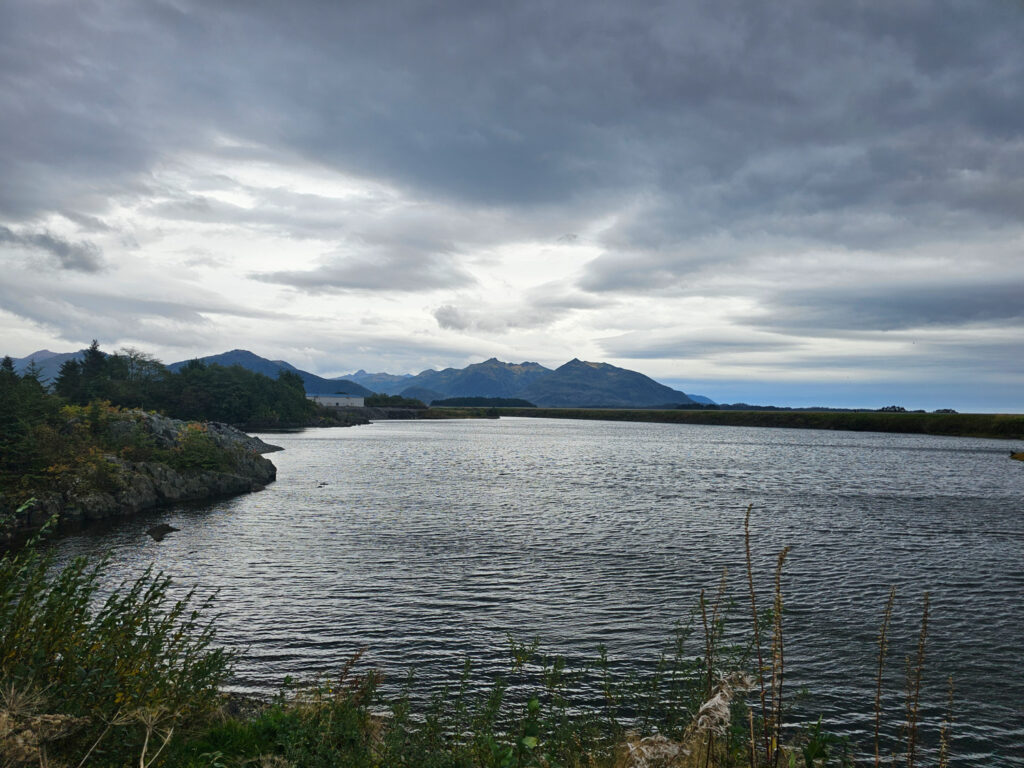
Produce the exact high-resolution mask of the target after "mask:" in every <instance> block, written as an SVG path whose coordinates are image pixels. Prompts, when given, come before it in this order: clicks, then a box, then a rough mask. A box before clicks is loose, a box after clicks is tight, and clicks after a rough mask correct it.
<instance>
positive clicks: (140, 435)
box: [0, 408, 280, 547]
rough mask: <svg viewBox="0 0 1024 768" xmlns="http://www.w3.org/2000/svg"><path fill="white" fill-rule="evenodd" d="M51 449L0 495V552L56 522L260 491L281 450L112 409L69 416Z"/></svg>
mask: <svg viewBox="0 0 1024 768" xmlns="http://www.w3.org/2000/svg"><path fill="white" fill-rule="evenodd" d="M54 442H55V444H56V445H55V446H54V449H53V453H52V455H49V456H47V457H46V458H45V462H44V461H41V462H40V466H39V467H38V468H37V469H36V471H35V472H33V473H31V474H26V475H25V476H24V477H23V478H21V479H20V481H19V482H18V483H17V484H13V485H7V486H5V487H4V488H3V489H2V492H0V523H2V524H0V547H3V546H9V545H11V544H12V543H14V542H16V541H18V540H19V539H20V538H22V537H23V536H25V535H26V534H27V533H31V532H32V531H34V530H37V529H38V528H39V527H41V526H42V525H44V524H45V523H46V522H47V521H48V520H50V519H51V518H54V517H55V518H56V519H57V521H58V523H59V524H77V523H81V522H85V521H91V520H103V519H107V518H115V517H125V516H129V515H134V514H137V513H139V512H141V511H144V510H148V509H155V508H158V507H163V506H167V505H170V504H176V503H179V502H187V501H206V500H211V499H217V498H224V497H228V496H236V495H238V494H242V493H251V492H253V491H257V490H260V489H261V488H263V486H265V485H266V484H268V483H271V482H273V481H274V480H275V479H276V477H277V468H276V467H275V466H274V464H273V463H272V462H271V461H270V460H268V459H266V458H265V457H264V456H263V454H265V453H270V452H273V451H276V450H280V449H279V448H278V447H277V446H273V445H269V444H268V443H265V442H264V441H262V440H260V439H259V438H257V437H253V436H251V435H248V434H246V433H244V432H242V431H240V430H238V429H236V428H235V427H232V426H229V425H227V424H221V423H218V422H207V423H200V422H186V421H181V420H179V419H170V418H167V417H164V416H160V415H159V414H154V413H147V412H145V411H139V410H129V411H121V410H118V409H114V408H106V409H99V408H97V409H92V411H90V412H83V414H78V413H76V412H75V411H70V412H69V418H68V420H67V422H66V424H65V425H64V427H62V428H61V430H60V433H58V434H55V435H54ZM26 502H28V503H26Z"/></svg>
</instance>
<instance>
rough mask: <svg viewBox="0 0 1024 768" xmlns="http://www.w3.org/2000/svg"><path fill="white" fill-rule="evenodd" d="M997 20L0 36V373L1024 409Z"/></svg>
mask: <svg viewBox="0 0 1024 768" xmlns="http://www.w3.org/2000/svg"><path fill="white" fill-rule="evenodd" d="M1021 41H1024V3H1022V2H1019V0H1012V1H1011V0H992V1H991V2H989V1H987V0H965V1H964V2H924V1H921V2H915V1H912V0H897V1H896V2H893V0H885V1H882V0H880V1H879V2H871V1H869V0H862V1H861V2H841V3H840V2H835V1H834V0H821V2H796V1H792V0H782V1H781V2H775V3H755V2H749V0H713V1H712V0H708V1H707V2H675V1H672V2H664V3H654V2H637V1H636V0H631V1H630V2H624V1H622V0H620V1H618V2H601V1H600V0H586V1H585V2H584V1H582V0H558V1H557V2H556V1H555V0H549V1H548V2H515V3H512V2H509V3H484V2H479V0H466V1H465V2H442V3H428V2H422V1H419V2H407V3H406V2H390V1H389V0H380V1H379V2H354V1H352V2H345V1H343V0H332V1H330V2H328V1H326V0H325V2H303V1H301V0H289V2H271V1H270V0H267V1H266V2H259V1H258V0H235V1H234V2H230V1H228V0H162V1H159V0H150V1H148V2H146V1H142V2H140V1H139V0H125V1H124V2H117V1H115V0H110V1H108V0H64V1H61V2H51V1H49V0H4V1H3V2H2V3H0V267H2V275H0V338H2V343H0V347H2V349H0V353H8V354H11V355H13V356H24V355H26V354H28V353H30V352H33V351H35V350H37V349H40V348H44V347H45V348H49V349H51V350H54V351H70V350H74V349H78V348H81V347H82V346H84V345H86V344H88V342H89V341H90V340H91V339H93V338H97V339H99V340H100V342H101V345H102V346H103V347H104V348H105V349H109V350H114V349H117V348H118V347H121V346H125V345H131V346H135V347H138V348H141V349H144V350H148V351H151V352H153V353H155V354H156V355H157V356H158V357H160V358H161V359H163V360H164V361H165V362H172V361H175V360H181V359H186V358H190V357H195V356H200V355H206V354H212V353H217V352H222V351H225V350H228V349H232V348H236V347H241V348H247V349H250V350H252V351H254V352H256V353H257V354H260V355H263V356H265V357H270V358H275V359H285V360H288V361H289V362H291V363H293V364H295V365H297V366H299V367H300V368H304V369H306V370H310V371H314V372H317V373H320V374H322V375H336V374H340V373H346V372H350V371H354V370H355V369H357V368H365V369H368V370H372V371H379V370H385V371H389V372H392V373H401V372H417V371H419V370H422V369H424V368H428V367H429V368H437V367H446V366H449V365H451V366H456V367H461V366H464V365H466V364H468V363H471V362H479V361H481V360H484V359H486V358H489V357H491V356H497V357H498V358H499V359H502V360H508V361H515V362H519V361H523V360H535V361H538V362H541V363H544V364H546V365H559V364H561V363H563V362H565V361H567V360H569V359H570V358H573V357H579V358H582V359H587V360H600V361H607V362H611V363H614V364H617V365H621V366H624V367H627V368H631V369H634V370H639V371H641V372H643V373H646V374H648V375H650V376H652V377H654V378H656V379H658V380H659V381H662V382H665V383H668V384H670V385H673V386H677V387H679V388H682V389H683V390H684V391H689V392H694V393H699V394H704V395H707V396H709V397H712V398H714V399H716V400H719V401H726V402H732V401H738V400H745V401H747V402H758V403H777V404H791V405H810V404H829V405H864V406H873V407H877V406H881V405H887V404H890V403H899V404H902V405H905V406H907V407H923V408H938V407H954V408H959V409H961V410H1016V411H1020V410H1024V44H1022V42H1021Z"/></svg>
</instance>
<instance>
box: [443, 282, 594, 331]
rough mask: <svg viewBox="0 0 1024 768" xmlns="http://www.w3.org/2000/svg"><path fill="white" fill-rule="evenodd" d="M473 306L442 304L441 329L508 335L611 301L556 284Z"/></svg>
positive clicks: (465, 302)
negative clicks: (516, 297) (508, 299)
mask: <svg viewBox="0 0 1024 768" xmlns="http://www.w3.org/2000/svg"><path fill="white" fill-rule="evenodd" d="M468 303H470V302H469V300H468V299H467V300H464V304H463V306H457V305H455V304H442V305H441V306H439V307H437V308H436V309H434V310H433V312H432V313H431V314H433V316H434V319H435V320H436V321H437V324H438V326H439V327H441V328H444V329H446V330H451V331H463V332H470V333H479V332H484V333H509V332H511V331H513V330H516V329H536V328H547V327H549V326H551V325H553V324H554V323H557V322H558V321H559V320H562V319H564V318H565V317H567V316H568V315H569V314H571V313H572V312H573V311H574V310H588V309H596V308H599V307H606V306H608V305H609V302H608V301H607V300H605V299H599V298H596V297H594V296H588V295H587V294H584V293H580V292H578V291H571V290H567V289H566V288H565V287H563V286H561V285H559V284H556V283H545V284H543V285H540V286H537V287H536V288H533V289H532V290H530V291H527V292H525V293H524V294H523V296H522V298H521V300H520V301H518V302H515V303H509V302H504V303H499V302H494V303H481V302H472V304H471V306H465V304H468Z"/></svg>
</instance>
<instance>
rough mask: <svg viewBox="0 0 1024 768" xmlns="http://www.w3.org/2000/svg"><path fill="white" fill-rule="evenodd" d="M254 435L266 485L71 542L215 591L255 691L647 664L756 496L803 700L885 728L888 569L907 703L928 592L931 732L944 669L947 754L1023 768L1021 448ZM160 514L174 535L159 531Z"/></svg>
mask: <svg viewBox="0 0 1024 768" xmlns="http://www.w3.org/2000/svg"><path fill="white" fill-rule="evenodd" d="M263 437H264V438H265V439H266V440H268V442H272V443H275V444H277V445H281V446H283V447H284V448H285V451H283V452H280V453H274V454H271V455H270V458H271V459H272V460H273V461H274V463H275V464H276V465H277V467H278V478H279V479H278V481H277V482H276V483H274V484H273V485H271V486H269V487H268V488H267V489H266V490H264V491H262V492H260V493H256V494H252V495H250V496H246V497H242V498H237V499H232V500H229V501H225V502H220V503H217V504H212V505H209V506H207V507H205V508H202V509H196V508H175V509H171V510H164V511H162V512H160V513H157V514H155V515H145V516H142V517H139V518H136V519H132V520H128V521H124V522H120V523H118V524H117V525H116V526H113V527H110V528H92V529H89V530H86V531H84V532H82V533H79V534H75V535H71V536H68V537H66V538H63V539H61V540H59V541H58V542H57V543H56V545H55V546H56V547H57V548H58V549H59V552H60V555H61V557H62V558H64V557H70V556H72V555H75V554H80V553H91V554H94V553H97V552H101V551H107V550H109V551H111V552H112V557H113V569H112V573H113V576H114V577H115V578H122V577H125V576H129V575H131V574H135V573H137V572H139V571H140V570H141V569H142V568H143V567H144V566H145V565H146V564H148V563H151V562H154V563H156V565H157V567H159V568H162V569H164V570H165V571H167V572H168V573H170V574H172V575H173V576H174V577H175V578H176V580H178V581H179V582H181V583H182V584H183V585H190V584H198V585H200V586H201V587H202V588H204V589H214V588H216V589H219V590H220V600H219V603H218V605H219V610H220V612H221V613H222V618H221V619H220V627H221V637H222V638H223V640H224V642H225V643H226V644H229V645H231V646H236V647H241V648H246V649H247V651H246V652H245V654H244V656H243V658H242V660H241V662H240V664H239V668H238V672H239V680H238V685H239V686H240V687H241V688H243V689H248V690H253V691H270V690H274V689H276V687H277V686H278V685H279V684H280V683H281V681H282V679H283V678H284V676H285V675H292V676H296V677H310V676H312V675H315V674H317V673H326V672H330V671H332V670H336V669H337V668H338V667H339V666H340V664H341V663H342V661H343V660H344V659H346V658H347V657H348V656H349V655H350V654H351V653H352V652H353V651H355V650H356V649H357V648H360V647H363V646H367V647H368V649H369V650H368V653H367V657H366V658H368V659H369V661H370V662H371V663H373V664H374V665H377V666H380V667H382V668H383V669H384V670H385V671H386V672H387V673H388V674H389V675H390V678H391V679H393V680H395V679H402V678H403V677H404V675H405V673H406V672H407V671H408V670H409V669H411V668H415V669H416V670H417V676H418V678H419V679H420V680H421V681H423V683H424V684H425V685H427V686H431V685H439V684H440V682H441V681H447V680H449V679H450V676H451V675H452V674H453V673H455V672H457V671H458V667H459V666H460V664H459V660H460V659H461V658H463V657H465V656H467V655H468V656H470V657H472V658H473V659H474V660H475V661H476V662H477V663H478V665H479V666H480V668H482V669H483V670H484V671H485V672H491V671H494V672H497V671H499V670H504V669H506V668H507V661H506V659H507V643H506V635H507V634H508V633H511V634H513V635H514V636H515V637H517V638H519V639H523V640H527V639H531V638H534V637H536V638H539V639H540V641H541V643H542V646H543V647H545V648H547V649H549V650H551V651H554V652H560V653H564V654H566V655H568V656H569V657H570V658H572V659H584V658H587V659H590V658H593V657H594V655H595V649H596V648H597V646H598V645H599V644H604V645H605V646H607V648H608V649H609V652H610V654H611V656H612V657H613V658H615V657H617V658H620V659H629V660H631V661H633V660H635V661H636V663H638V664H643V663H650V662H651V661H652V660H653V659H655V658H656V657H657V655H658V653H660V652H661V651H663V650H665V649H666V642H667V639H668V637H669V633H670V629H671V627H672V624H673V622H675V621H676V620H678V619H682V618H685V617H686V615H687V612H688V610H689V609H690V607H691V606H692V605H693V604H694V601H695V598H696V596H697V593H698V592H699V590H700V588H701V587H706V588H708V589H709V591H713V590H714V588H715V585H716V584H717V582H718V579H719V577H720V575H721V571H722V568H723V567H728V568H729V571H730V574H732V582H733V587H734V588H735V590H736V594H737V595H738V596H742V594H743V593H742V591H740V590H741V588H742V587H743V586H744V585H743V583H742V574H743V513H744V510H745V509H746V506H747V504H749V503H752V504H753V505H754V507H755V510H754V515H753V525H752V528H753V535H754V546H755V550H756V551H755V561H756V568H757V571H758V579H759V581H760V584H761V585H762V586H764V587H765V592H764V594H765V599H767V594H768V588H770V579H771V570H772V568H773V566H774V562H775V556H776V554H777V552H778V551H779V549H781V548H782V547H783V546H786V545H790V546H792V552H791V554H790V556H789V560H788V562H787V566H786V570H785V579H784V592H785V598H786V626H787V629H788V645H787V674H788V678H787V683H788V684H792V685H791V688H790V690H791V691H795V690H796V689H797V688H799V687H800V686H801V685H804V684H806V685H807V686H808V688H810V689H811V691H812V694H813V696H812V698H811V699H810V700H809V701H807V702H805V703H804V704H802V705H801V706H802V710H801V711H804V712H806V714H807V715H808V716H815V715H817V714H818V713H822V714H824V717H825V722H826V723H830V722H831V723H832V724H833V726H834V727H835V728H836V729H838V730H842V731H843V732H845V733H849V734H851V735H853V736H854V737H858V736H863V734H865V733H867V732H869V731H870V728H871V727H872V722H873V721H872V702H873V686H874V673H873V666H874V664H875V663H876V656H875V654H876V653H877V648H876V646H875V644H874V643H875V635H876V633H877V631H878V625H879V621H880V616H881V612H882V608H883V605H884V603H885V599H886V595H887V593H888V589H889V586H890V585H892V584H895V585H897V587H898V594H899V600H898V604H897V612H896V616H895V618H894V623H893V628H892V638H893V647H892V654H891V657H890V662H889V668H890V672H891V675H890V677H891V681H890V685H889V688H888V694H887V695H888V702H889V705H890V708H891V709H892V711H893V712H894V713H898V712H899V707H900V706H901V695H902V694H901V690H902V688H901V682H900V680H901V678H902V672H903V658H904V655H905V654H906V653H909V652H910V649H911V647H912V645H913V644H914V642H915V641H916V632H917V628H918V625H919V622H920V605H921V597H922V594H923V593H924V591H925V590H928V591H930V593H931V598H932V608H933V614H932V617H931V620H930V629H929V638H928V650H927V663H926V670H925V681H924V685H925V695H926V697H927V699H928V702H929V703H928V705H927V706H926V707H925V710H924V712H925V718H926V724H925V727H926V728H927V729H930V730H932V731H937V729H938V725H937V723H938V721H939V719H941V717H942V711H943V709H944V701H945V697H946V677H947V675H948V674H950V673H952V674H953V675H954V677H955V685H956V693H955V698H956V705H955V714H956V717H957V721H956V724H955V726H954V737H955V738H954V749H955V752H956V755H957V757H956V760H955V764H957V765H978V764H988V765H995V764H999V765H1018V766H1021V765H1024V672H1022V670H1024V519H1022V512H1024V465H1022V464H1020V463H1017V462H1013V461H1011V460H1009V458H1008V454H1009V451H1010V449H1011V448H1012V447H1013V446H1011V445H1010V444H1008V443H1006V442H1002V441H992V440H976V439H960V438H941V437H925V436H917V435H914V436H910V435H889V434H879V433H851V432H822V431H808V430H776V429H755V428H737V427H707V426H689V425H667V424H628V423H607V422H605V423H602V422H585V421H557V420H537V419H501V420H499V421H424V422H385V423H378V424H373V425H370V426H363V427H355V428H349V429H323V430H308V431H305V432H301V433H292V434H273V435H263ZM1017 449H1019V446H1018V447H1017ZM155 520H166V521H167V522H170V523H171V524H172V525H175V526H176V527H179V528H181V531H180V532H179V533H174V534H172V535H171V536H169V537H168V538H166V539H165V540H164V541H163V542H160V543H157V542H154V541H151V540H150V539H149V538H148V537H147V536H146V535H145V533H144V532H145V529H146V528H147V527H149V526H150V525H152V524H153V522H154V521H155ZM896 717H897V714H893V715H892V717H891V718H890V719H895V718H896Z"/></svg>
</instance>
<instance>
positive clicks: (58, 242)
mask: <svg viewBox="0 0 1024 768" xmlns="http://www.w3.org/2000/svg"><path fill="white" fill-rule="evenodd" d="M5 245H6V246H15V247H20V248H25V249H28V250H31V251H37V252H40V251H41V252H42V253H44V254H46V256H47V257H48V259H47V260H48V261H49V262H50V263H51V264H52V265H53V266H55V267H57V268H59V269H68V270H72V271H75V272H99V271H100V270H102V269H103V256H102V254H101V253H100V249H99V248H97V247H96V246H95V245H94V244H93V243H89V242H78V243H74V242H71V241H70V240H65V239H64V238H62V237H58V236H57V235H54V234H52V233H50V232H45V231H44V232H13V231H12V230H10V229H9V228H8V227H4V226H0V253H2V251H3V249H4V246H5Z"/></svg>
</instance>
